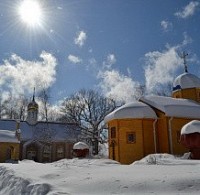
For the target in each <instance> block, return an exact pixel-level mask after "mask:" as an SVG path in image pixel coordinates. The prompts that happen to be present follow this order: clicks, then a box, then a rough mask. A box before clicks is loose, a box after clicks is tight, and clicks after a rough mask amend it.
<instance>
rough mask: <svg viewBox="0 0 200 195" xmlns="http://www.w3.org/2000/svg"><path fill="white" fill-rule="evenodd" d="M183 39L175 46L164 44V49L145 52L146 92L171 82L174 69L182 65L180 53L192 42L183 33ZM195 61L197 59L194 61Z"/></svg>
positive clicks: (192, 59) (191, 57) (191, 58)
mask: <svg viewBox="0 0 200 195" xmlns="http://www.w3.org/2000/svg"><path fill="white" fill-rule="evenodd" d="M183 37H184V39H183V41H182V43H181V44H177V45H175V46H170V45H166V50H164V51H162V52H160V51H153V52H148V53H146V54H145V63H146V66H145V67H144V71H145V85H146V91H147V93H153V92H154V90H155V89H158V88H159V87H163V86H164V85H167V84H169V83H172V82H173V80H174V77H175V73H176V71H177V70H178V69H179V68H180V67H181V66H182V69H183V70H184V66H183V59H181V57H180V55H181V53H182V51H183V49H184V47H185V46H187V45H188V44H190V43H192V39H191V37H189V36H188V35H187V33H183ZM194 59H195V58H194V56H190V58H189V59H187V60H188V61H194ZM196 62H197V61H196Z"/></svg>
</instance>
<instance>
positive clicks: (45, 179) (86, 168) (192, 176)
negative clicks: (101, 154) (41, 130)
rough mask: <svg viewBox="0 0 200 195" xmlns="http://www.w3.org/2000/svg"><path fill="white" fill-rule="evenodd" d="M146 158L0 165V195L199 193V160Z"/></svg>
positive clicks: (25, 162)
mask: <svg viewBox="0 0 200 195" xmlns="http://www.w3.org/2000/svg"><path fill="white" fill-rule="evenodd" d="M146 160H147V159H145V160H142V161H140V162H137V163H135V164H132V165H120V164H117V163H116V162H114V161H111V160H106V159H104V160H103V159H83V160H79V159H72V160H66V159H65V160H60V161H58V162H54V163H51V164H40V163H35V162H32V161H22V162H19V164H1V166H0V194H2V195H3V194H13V195H15V194H37V195H38V194H41V195H44V194H51V195H56V194H177V195H178V194H200V174H199V173H200V162H199V161H192V160H179V159H173V158H161V159H158V160H157V163H158V165H157V164H154V165H152V164H148V163H147V161H146ZM9 175H10V176H9ZM16 192H17V193H16Z"/></svg>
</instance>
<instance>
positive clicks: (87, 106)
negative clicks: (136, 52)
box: [61, 90, 116, 154]
mask: <svg viewBox="0 0 200 195" xmlns="http://www.w3.org/2000/svg"><path fill="white" fill-rule="evenodd" d="M115 108H116V104H115V101H114V100H112V99H110V98H105V97H104V96H103V95H101V94H100V93H99V92H97V91H94V90H81V91H79V92H78V93H76V94H74V95H72V96H71V97H69V98H66V99H65V100H64V101H63V103H62V109H61V111H62V113H63V117H62V120H63V121H66V122H73V123H76V124H77V125H78V127H79V128H80V129H81V130H82V135H83V138H85V139H88V140H90V141H91V144H92V146H93V153H94V154H98V142H99V141H101V137H100V133H101V131H102V130H103V129H104V128H105V126H104V123H103V120H104V118H105V116H106V115H107V114H108V113H110V112H112V111H113V110H114V109H115Z"/></svg>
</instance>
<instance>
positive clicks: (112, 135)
mask: <svg viewBox="0 0 200 195" xmlns="http://www.w3.org/2000/svg"><path fill="white" fill-rule="evenodd" d="M110 137H111V138H112V139H113V138H116V128H115V127H111V129H110Z"/></svg>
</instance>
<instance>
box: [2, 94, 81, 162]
mask: <svg viewBox="0 0 200 195" xmlns="http://www.w3.org/2000/svg"><path fill="white" fill-rule="evenodd" d="M38 109H39V107H38V104H37V103H36V101H35V97H34V95H33V99H32V101H31V102H30V103H29V104H28V115H27V120H26V121H19V120H6V119H1V120H0V133H1V132H2V129H3V130H7V131H9V132H11V133H14V132H16V131H17V130H18V132H20V134H19V135H18V137H19V140H18V143H16V144H18V146H17V147H19V149H16V150H15V151H18V152H17V154H18V156H19V157H18V158H16V160H17V159H20V160H23V159H30V160H35V161H36V162H52V161H56V160H59V159H63V158H72V150H73V145H74V143H75V142H77V141H78V137H79V135H80V129H79V128H78V127H77V126H76V125H75V124H73V123H60V122H44V121H38ZM19 141H20V142H19ZM1 144H4V145H5V144H7V145H9V146H11V147H14V146H13V144H14V143H12V144H11V143H10V142H9V140H7V142H6V143H5V142H2V141H1V140H0V145H1ZM9 157H10V156H8V157H6V159H5V157H2V156H1V154H0V161H1V162H4V161H5V160H8V158H9Z"/></svg>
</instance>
